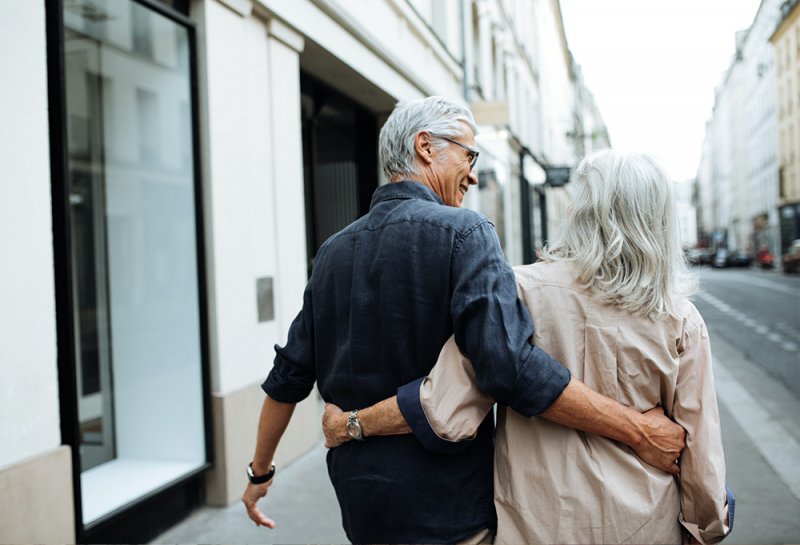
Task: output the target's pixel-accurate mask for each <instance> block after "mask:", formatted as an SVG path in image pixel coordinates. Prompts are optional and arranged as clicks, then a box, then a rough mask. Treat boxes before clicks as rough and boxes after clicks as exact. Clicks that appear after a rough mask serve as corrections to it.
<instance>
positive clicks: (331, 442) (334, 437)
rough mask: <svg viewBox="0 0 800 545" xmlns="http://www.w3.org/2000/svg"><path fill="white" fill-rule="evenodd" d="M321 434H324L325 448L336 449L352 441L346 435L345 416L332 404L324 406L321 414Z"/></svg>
mask: <svg viewBox="0 0 800 545" xmlns="http://www.w3.org/2000/svg"><path fill="white" fill-rule="evenodd" d="M322 433H324V434H325V446H326V447H327V448H336V447H338V446H339V445H341V444H343V443H346V442H348V441H350V440H351V439H352V437H350V434H349V433H347V414H345V413H344V412H343V411H342V409H340V408H339V407H337V406H336V405H334V404H333V403H326V404H325V412H324V413H323V414H322Z"/></svg>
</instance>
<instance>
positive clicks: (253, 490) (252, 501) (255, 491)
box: [242, 479, 275, 528]
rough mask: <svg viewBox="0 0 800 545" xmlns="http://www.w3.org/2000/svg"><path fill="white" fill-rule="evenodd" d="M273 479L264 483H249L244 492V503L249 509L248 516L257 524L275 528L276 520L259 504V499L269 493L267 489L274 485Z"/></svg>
mask: <svg viewBox="0 0 800 545" xmlns="http://www.w3.org/2000/svg"><path fill="white" fill-rule="evenodd" d="M273 480H274V479H270V480H269V481H267V482H265V483H264V484H253V483H248V484H247V488H245V489H244V494H242V503H244V507H245V509H247V516H248V517H250V520H252V521H253V522H255V523H256V526H266V527H267V528H275V521H274V520H272V519H271V518H269V517H267V516H266V515H265V514H264V513H262V512H261V511H260V510H259V509H258V505H257V503H258V500H260V499H261V498H263V497H264V496H266V495H267V489H268V488H269V487H270V486H271V485H272V481H273Z"/></svg>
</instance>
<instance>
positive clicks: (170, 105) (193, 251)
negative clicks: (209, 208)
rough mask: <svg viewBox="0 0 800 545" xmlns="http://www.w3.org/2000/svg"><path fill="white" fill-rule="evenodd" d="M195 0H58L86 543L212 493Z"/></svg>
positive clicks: (58, 253)
mask: <svg viewBox="0 0 800 545" xmlns="http://www.w3.org/2000/svg"><path fill="white" fill-rule="evenodd" d="M186 10H187V6H186V3H185V2H177V1H173V2H155V1H143V0H106V1H93V2H84V1H79V0H52V1H49V2H48V3H47V21H48V34H47V37H48V85H49V95H50V105H51V107H50V134H51V138H50V141H51V161H52V163H51V174H52V195H53V233H54V241H53V245H54V254H55V255H54V258H55V259H54V261H55V263H54V267H55V278H56V314H57V317H56V319H57V336H58V345H59V347H60V349H59V351H58V374H59V390H60V392H59V393H60V406H61V434H62V442H63V444H66V445H69V446H70V447H71V449H72V466H73V487H74V498H75V519H76V533H77V539H78V541H79V542H98V541H102V540H104V539H110V540H113V539H115V538H116V539H118V536H119V535H121V534H120V532H119V531H118V529H119V528H124V529H125V532H124V535H125V536H126V539H129V540H132V541H135V540H137V535H141V536H142V539H147V537H149V536H151V535H152V534H153V532H154V531H157V529H158V527H159V525H163V526H164V527H168V525H169V524H170V523H171V522H172V519H174V518H175V516H179V515H180V513H181V512H182V511H186V510H188V509H191V508H192V507H194V506H195V505H198V504H199V503H200V502H201V501H202V497H203V480H202V472H203V471H204V470H205V469H207V468H208V467H209V462H210V460H211V447H210V444H211V443H210V437H209V429H210V426H209V423H210V413H209V402H208V392H209V391H210V389H209V377H208V365H207V350H206V346H207V340H206V331H207V327H206V316H205V310H204V309H205V308H206V305H205V300H204V298H205V295H204V290H205V276H204V265H203V263H204V258H203V248H204V245H203V229H202V214H201V211H202V207H201V202H202V201H201V196H200V183H199V179H200V177H199V172H198V170H199V169H198V165H199V161H198V157H197V148H198V146H197V142H198V138H197V127H196V117H197V115H196V112H197V97H196V96H195V89H196V85H195V78H196V75H195V64H194V58H195V54H194V47H195V46H194V32H193V25H192V23H191V22H190V21H189V20H188V18H187V12H186ZM137 528H139V529H140V531H139V532H137V530H136V529H137Z"/></svg>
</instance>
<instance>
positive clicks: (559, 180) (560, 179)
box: [544, 167, 570, 187]
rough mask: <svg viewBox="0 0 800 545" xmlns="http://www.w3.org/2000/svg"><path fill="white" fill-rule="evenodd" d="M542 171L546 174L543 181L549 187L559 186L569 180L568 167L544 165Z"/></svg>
mask: <svg viewBox="0 0 800 545" xmlns="http://www.w3.org/2000/svg"><path fill="white" fill-rule="evenodd" d="M544 171H545V174H546V176H547V178H546V179H545V182H544V183H545V184H547V185H549V186H550V187H561V186H563V185H565V184H566V183H567V182H569V174H570V168H569V167H545V168H544Z"/></svg>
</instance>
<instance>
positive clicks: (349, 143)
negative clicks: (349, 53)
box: [300, 73, 378, 274]
mask: <svg viewBox="0 0 800 545" xmlns="http://www.w3.org/2000/svg"><path fill="white" fill-rule="evenodd" d="M300 87H301V91H302V116H303V120H302V122H303V173H304V174H303V176H304V179H305V180H304V181H305V196H306V238H307V248H308V271H309V274H310V273H311V266H312V264H313V260H314V256H315V255H316V254H317V250H319V247H320V246H321V245H322V243H323V242H325V240H326V239H327V238H328V237H330V236H331V235H332V234H334V233H336V232H337V231H339V230H341V229H342V228H343V227H345V226H346V225H347V224H349V223H350V222H352V221H353V220H355V219H357V218H358V217H360V216H362V215H364V214H365V213H366V212H367V211H368V210H369V203H370V199H371V198H372V193H373V191H375V188H376V187H378V126H377V125H378V122H377V118H376V116H375V114H373V113H372V112H370V111H369V110H367V109H365V108H364V107H362V106H361V105H359V104H358V103H356V102H354V101H353V100H351V99H349V98H347V97H346V96H344V95H343V94H341V93H339V92H337V91H335V90H334V89H332V88H330V87H328V86H327V85H325V84H323V83H321V82H320V81H318V80H316V79H315V78H313V77H312V76H309V75H308V74H305V73H302V74H301V76H300Z"/></svg>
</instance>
